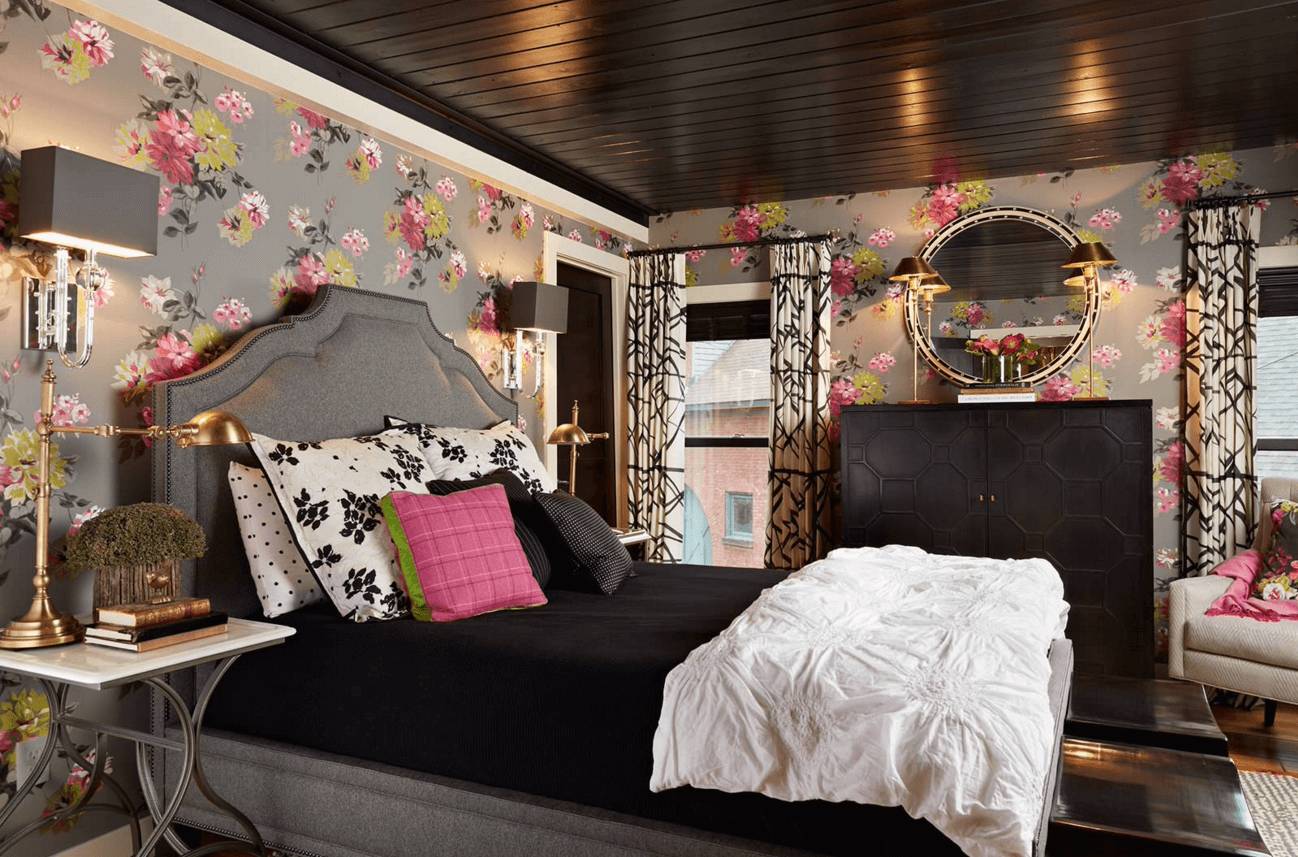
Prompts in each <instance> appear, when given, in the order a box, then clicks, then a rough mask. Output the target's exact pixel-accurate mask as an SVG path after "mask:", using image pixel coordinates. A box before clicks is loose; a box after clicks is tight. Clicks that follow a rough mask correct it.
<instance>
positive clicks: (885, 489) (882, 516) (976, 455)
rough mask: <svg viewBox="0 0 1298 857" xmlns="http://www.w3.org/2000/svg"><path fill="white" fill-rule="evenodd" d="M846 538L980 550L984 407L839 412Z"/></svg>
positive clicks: (948, 550)
mask: <svg viewBox="0 0 1298 857" xmlns="http://www.w3.org/2000/svg"><path fill="white" fill-rule="evenodd" d="M842 431H843V448H842V455H843V471H844V472H843V517H844V520H843V541H844V543H845V544H847V545H851V546H856V545H887V544H902V545H916V546H917V547H921V548H923V549H924V550H927V551H930V552H932V553H945V554H960V555H963V556H985V555H986V549H987V514H986V511H985V509H984V508H983V501H982V500H981V499H980V498H982V497H984V496H985V494H986V485H985V481H984V480H985V479H986V472H987V436H986V412H985V411H979V410H965V411H936V410H918V409H912V410H885V409H882V408H879V409H873V408H860V409H847V410H844V411H843V418H842Z"/></svg>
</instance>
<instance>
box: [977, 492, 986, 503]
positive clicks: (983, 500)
mask: <svg viewBox="0 0 1298 857" xmlns="http://www.w3.org/2000/svg"><path fill="white" fill-rule="evenodd" d="M978 502H979V503H985V502H987V498H986V497H984V496H983V495H982V494H979V495H978Z"/></svg>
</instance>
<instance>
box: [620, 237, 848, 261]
mask: <svg viewBox="0 0 1298 857" xmlns="http://www.w3.org/2000/svg"><path fill="white" fill-rule="evenodd" d="M836 240H838V236H837V235H835V234H834V233H832V232H823V233H821V234H820V235H804V236H802V237H800V238H792V237H789V238H758V239H757V240H756V241H722V242H719V243H716V244H690V245H681V246H679V247H655V248H652V249H647V250H632V251H630V252H629V253H627V254H626V255H627V257H628V258H630V257H632V256H656V255H657V254H659V253H688V252H689V251H691V250H722V249H725V248H727V247H762V246H768V245H771V244H801V243H802V242H804V241H806V242H809V243H810V242H814V241H836Z"/></svg>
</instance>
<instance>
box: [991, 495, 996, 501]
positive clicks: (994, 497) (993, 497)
mask: <svg viewBox="0 0 1298 857" xmlns="http://www.w3.org/2000/svg"><path fill="white" fill-rule="evenodd" d="M991 501H992V502H993V503H995V502H996V495H995V494H993V495H992V496H991Z"/></svg>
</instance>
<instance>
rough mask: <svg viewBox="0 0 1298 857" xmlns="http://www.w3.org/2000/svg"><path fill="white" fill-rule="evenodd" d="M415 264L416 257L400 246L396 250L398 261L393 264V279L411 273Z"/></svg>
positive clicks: (401, 277) (398, 278)
mask: <svg viewBox="0 0 1298 857" xmlns="http://www.w3.org/2000/svg"><path fill="white" fill-rule="evenodd" d="M414 266H415V257H414V256H412V255H410V254H409V253H407V252H406V249H405V248H404V247H398V248H397V252H396V261H395V263H394V264H393V268H392V270H393V279H397V280H400V279H403V278H405V276H406V275H407V274H409V273H410V269H411V268H413V267H414Z"/></svg>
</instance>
